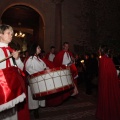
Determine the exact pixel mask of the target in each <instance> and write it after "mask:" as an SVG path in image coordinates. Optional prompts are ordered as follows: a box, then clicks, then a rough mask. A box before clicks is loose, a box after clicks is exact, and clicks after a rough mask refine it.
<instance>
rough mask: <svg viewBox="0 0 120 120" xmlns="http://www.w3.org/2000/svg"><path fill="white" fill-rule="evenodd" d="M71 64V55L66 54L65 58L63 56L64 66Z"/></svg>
mask: <svg viewBox="0 0 120 120" xmlns="http://www.w3.org/2000/svg"><path fill="white" fill-rule="evenodd" d="M69 63H71V57H70V55H69V54H68V53H67V52H65V53H64V56H63V62H62V64H63V65H68V64H69Z"/></svg>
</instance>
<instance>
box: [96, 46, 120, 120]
mask: <svg viewBox="0 0 120 120" xmlns="http://www.w3.org/2000/svg"><path fill="white" fill-rule="evenodd" d="M100 53H101V57H100V59H99V82H98V104H97V111H96V117H97V118H98V120H120V88H119V80H118V76H117V71H116V68H115V65H114V63H113V61H112V59H111V58H110V57H109V50H108V48H107V47H106V46H103V47H101V48H100Z"/></svg>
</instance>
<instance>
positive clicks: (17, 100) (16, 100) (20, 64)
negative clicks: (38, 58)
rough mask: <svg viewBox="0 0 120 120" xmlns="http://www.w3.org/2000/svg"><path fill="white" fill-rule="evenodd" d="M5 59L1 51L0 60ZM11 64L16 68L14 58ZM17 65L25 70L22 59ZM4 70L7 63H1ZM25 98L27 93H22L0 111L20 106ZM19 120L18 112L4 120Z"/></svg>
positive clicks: (1, 45)
mask: <svg viewBox="0 0 120 120" xmlns="http://www.w3.org/2000/svg"><path fill="white" fill-rule="evenodd" d="M0 47H8V44H5V43H2V42H0ZM7 53H8V55H10V52H9V50H7ZM4 58H5V54H4V52H3V50H2V49H0V60H2V59H4ZM10 63H11V66H14V63H13V60H12V58H10ZM17 65H18V67H19V68H20V69H23V63H22V61H21V60H20V59H18V60H17ZM4 68H6V61H3V62H1V63H0V69H4ZM25 98H26V96H25V93H22V94H21V95H20V96H18V97H17V98H15V99H14V100H11V101H9V102H7V103H5V104H3V105H0V111H3V110H6V109H10V108H13V109H14V107H15V105H16V104H18V103H19V102H22V101H24V99H25ZM6 116H7V115H6ZM17 119H18V118H17V112H15V114H14V115H11V116H9V115H8V116H7V117H6V119H4V120H17Z"/></svg>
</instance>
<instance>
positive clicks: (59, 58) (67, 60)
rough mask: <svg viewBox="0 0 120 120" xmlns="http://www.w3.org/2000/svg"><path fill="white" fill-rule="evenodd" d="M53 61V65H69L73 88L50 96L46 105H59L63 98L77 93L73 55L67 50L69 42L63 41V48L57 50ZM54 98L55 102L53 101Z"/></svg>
mask: <svg viewBox="0 0 120 120" xmlns="http://www.w3.org/2000/svg"><path fill="white" fill-rule="evenodd" d="M53 63H54V65H55V67H61V68H66V66H69V67H70V70H71V73H72V76H73V82H74V89H71V90H68V91H65V92H63V93H58V94H56V95H54V96H52V99H49V101H48V106H50V105H54V106H55V105H59V104H61V103H62V102H63V101H64V100H66V99H67V98H68V97H70V96H75V95H76V94H78V90H77V79H76V78H77V77H78V72H77V68H76V66H75V64H74V57H73V54H72V53H71V52H70V51H69V43H68V42H65V43H64V44H63V50H61V51H60V52H58V53H57V54H56V56H55V58H54V60H53ZM53 100H55V102H53Z"/></svg>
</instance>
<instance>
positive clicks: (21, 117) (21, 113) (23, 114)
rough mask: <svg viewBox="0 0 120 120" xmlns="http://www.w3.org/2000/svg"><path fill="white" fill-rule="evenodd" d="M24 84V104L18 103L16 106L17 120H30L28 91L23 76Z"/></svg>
mask: <svg viewBox="0 0 120 120" xmlns="http://www.w3.org/2000/svg"><path fill="white" fill-rule="evenodd" d="M23 79H24V84H25V88H26V89H25V94H26V99H25V101H24V102H22V103H19V104H18V106H17V108H18V109H17V110H18V120H30V112H29V109H28V89H27V87H28V86H27V84H26V79H27V78H26V77H25V76H24V78H23Z"/></svg>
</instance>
